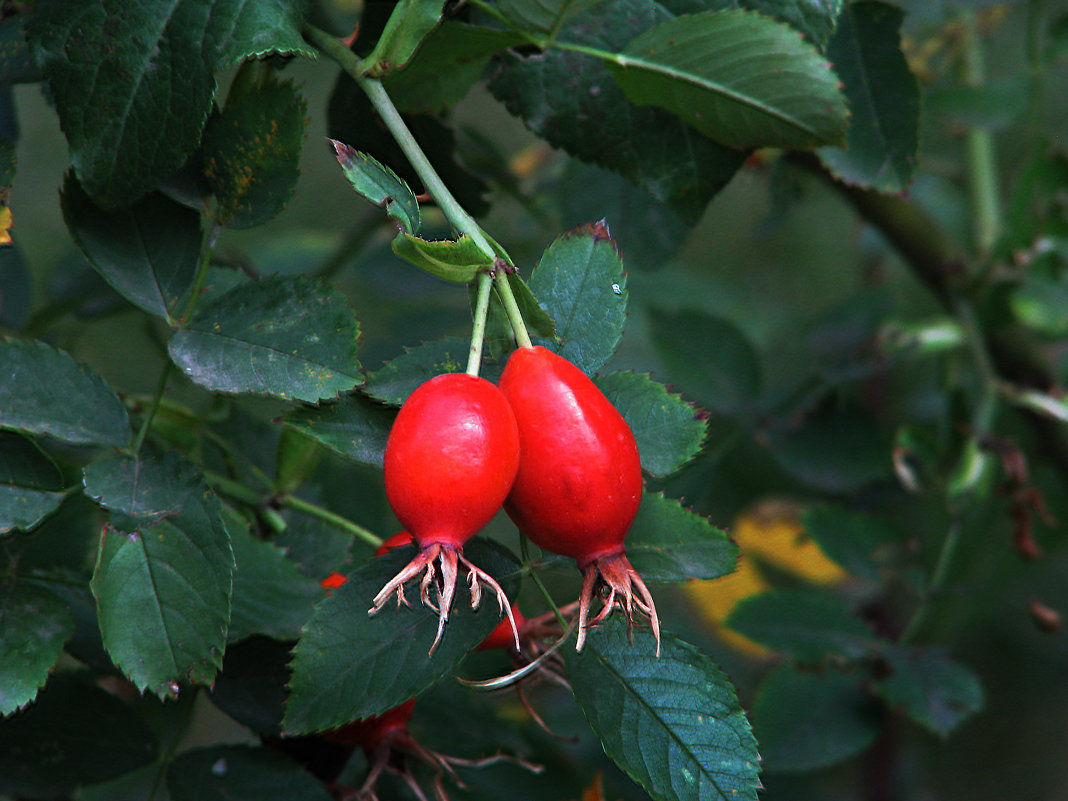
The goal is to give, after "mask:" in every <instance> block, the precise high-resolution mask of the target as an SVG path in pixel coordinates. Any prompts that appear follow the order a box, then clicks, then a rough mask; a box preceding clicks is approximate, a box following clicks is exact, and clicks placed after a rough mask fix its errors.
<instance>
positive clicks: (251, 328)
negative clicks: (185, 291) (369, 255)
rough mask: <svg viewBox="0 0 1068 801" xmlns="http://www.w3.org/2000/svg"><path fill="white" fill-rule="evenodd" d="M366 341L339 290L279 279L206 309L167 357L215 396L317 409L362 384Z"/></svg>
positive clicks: (264, 281)
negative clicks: (359, 346) (360, 356)
mask: <svg viewBox="0 0 1068 801" xmlns="http://www.w3.org/2000/svg"><path fill="white" fill-rule="evenodd" d="M359 333H360V327H359V323H358V322H357V321H356V316H355V315H354V314H353V312H352V309H351V308H350V307H349V304H348V300H347V299H346V298H345V296H344V295H342V294H341V293H340V292H338V291H337V290H334V289H329V288H327V287H326V286H325V285H323V284H320V283H318V282H316V281H312V280H309V279H306V278H300V277H293V278H285V277H273V278H264V279H262V280H260V281H254V282H251V283H248V284H242V285H241V286H238V287H235V288H234V289H232V290H230V291H229V292H226V293H224V294H223V295H221V296H219V297H216V298H212V299H211V300H209V301H207V302H205V303H202V304H201V305H200V307H199V308H198V309H197V311H196V314H195V315H194V316H193V319H192V320H190V321H189V323H188V325H187V326H186V327H185V328H183V329H181V330H180V331H178V332H176V333H175V334H174V336H173V337H171V341H170V343H168V346H167V349H168V351H169V352H170V354H171V358H172V359H173V360H174V362H175V364H177V365H178V366H179V367H181V368H182V370H184V371H185V373H186V374H187V375H188V376H189V377H190V378H191V379H193V381H195V382H196V383H198V384H200V385H201V386H203V387H206V388H208V389H211V390H214V391H217V392H228V393H253V394H257V395H271V396H273V397H276V398H282V399H283V400H291V399H296V400H303V401H317V400H321V399H323V398H334V397H336V396H337V395H338V393H340V392H345V391H346V390H349V389H352V388H353V387H354V386H356V385H357V384H358V383H360V363H359V361H358V360H357V358H356V340H357V338H358V337H359Z"/></svg>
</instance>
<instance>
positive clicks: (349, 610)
mask: <svg viewBox="0 0 1068 801" xmlns="http://www.w3.org/2000/svg"><path fill="white" fill-rule="evenodd" d="M415 553H416V551H415V549H414V548H396V549H393V550H392V551H390V552H389V553H387V554H385V555H383V556H379V557H376V558H374V559H372V560H371V561H370V562H368V563H366V564H365V565H363V566H362V567H360V568H358V569H357V570H356V571H355V572H353V573H351V574H350V575H349V577H348V581H346V582H345V584H343V585H342V586H341V587H340V588H338V589H337V590H334V592H333V593H332V594H331V595H330V597H328V598H327V599H326V600H325V601H323V602H322V603H320V604H319V605H318V606H317V607H316V609H315V614H314V616H313V617H312V619H311V621H310V622H309V623H308V625H307V626H305V629H304V634H303V636H302V637H301V639H300V642H299V643H297V647H296V649H295V650H294V652H293V653H294V656H293V679H292V681H291V682H290V689H291V695H290V697H289V702H288V704H287V707H286V716H285V728H286V730H287V731H288V732H290V733H294V734H297V733H307V732H313V731H322V730H323V729H329V728H334V727H336V726H340V725H342V724H344V723H348V722H350V721H352V720H356V719H357V718H365V717H368V716H369V715H377V714H381V713H382V712H385V711H386V710H388V709H391V708H393V707H394V706H397V705H398V704H400V703H402V702H404V701H406V700H408V699H409V698H411V697H412V696H414V695H417V694H419V693H420V692H422V691H423V690H425V689H427V688H428V687H430V686H431V685H432V684H434V683H436V682H437V681H439V680H440V679H442V678H444V677H446V676H448V675H450V674H451V673H452V672H453V671H454V670H455V669H456V666H457V665H458V664H459V663H460V662H461V661H462V660H463V659H464V657H465V656H466V655H467V652H468V651H469V650H471V649H472V648H474V647H475V646H476V645H478V643H480V642H482V640H483V639H485V637H486V636H487V635H488V634H489V633H490V632H491V631H492V630H493V629H494V627H495V626H496V625H497V622H498V620H499V619H500V612H499V610H498V609H497V606H496V603H495V601H494V600H493V598H492V597H486V596H485V595H484V597H483V600H482V605H481V606H480V607H479V609H478V611H477V612H472V611H471V609H470V608H469V604H468V594H467V591H466V589H465V588H464V586H462V585H463V584H464V582H463V581H461V582H460V584H461V586H460V587H458V589H457V593H456V600H455V602H454V604H453V608H452V612H451V613H450V615H449V622H448V625H447V626H446V627H445V635H444V637H443V638H442V640H441V642H440V644H439V645H438V647H437V649H436V650H435V651H434V654H433V656H430V655H428V654H427V650H428V649H429V648H430V645H431V643H432V642H433V641H434V634H435V632H436V630H437V625H438V617H437V615H436V614H435V613H434V612H433V611H432V610H430V609H427V608H426V607H424V606H422V604H420V603H418V601H416V602H415V603H414V604H413V605H412V606H410V607H409V606H401V607H399V608H398V607H397V606H396V605H394V604H392V603H390V604H387V605H386V607H385V608H384V609H382V611H380V612H379V613H378V614H376V615H374V616H370V615H368V613H367V610H368V608H369V607H370V605H371V599H372V598H374V596H375V594H376V593H377V592H378V591H379V590H380V589H382V586H383V585H384V584H385V583H386V582H387V581H388V580H389V579H390V578H391V577H392V576H393V575H395V574H396V573H397V572H398V571H399V570H400V569H401V568H402V567H403V566H404V565H405V564H406V563H407V562H408V561H409V560H410V559H411V558H412V557H413V556H414V555H415ZM464 554H465V555H466V556H467V558H468V559H470V560H471V561H472V562H473V563H474V564H476V565H478V566H479V567H480V568H482V569H483V570H486V571H487V572H489V573H490V574H491V575H493V576H494V577H495V578H496V579H497V580H498V581H504V580H505V577H512V580H511V581H504V584H502V586H503V587H504V589H505V592H507V593H509V595H510V596H512V595H514V592H515V582H514V575H515V570H516V568H517V563H516V562H515V558H514V557H513V556H512V555H511V554H510V553H509V552H508V551H506V550H505V549H504V548H502V547H501V546H500V545H497V544H496V543H494V542H491V541H488V540H478V539H476V540H471V541H469V542H468V543H467V544H466V545H465V546H464ZM415 592H416V593H417V592H418V590H417V589H416V590H415Z"/></svg>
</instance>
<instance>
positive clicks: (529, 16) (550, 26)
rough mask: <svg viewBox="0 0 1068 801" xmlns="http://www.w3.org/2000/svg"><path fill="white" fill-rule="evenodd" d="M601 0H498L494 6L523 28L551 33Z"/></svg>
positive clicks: (514, 23)
mask: <svg viewBox="0 0 1068 801" xmlns="http://www.w3.org/2000/svg"><path fill="white" fill-rule="evenodd" d="M600 2H601V0H497V2H496V3H494V6H496V8H497V9H498V10H499V11H500V12H501V13H502V14H504V16H505V17H507V18H508V20H509V21H510V22H511V23H512V24H513V25H516V26H517V27H519V28H520V29H522V30H526V31H531V32H538V33H549V32H550V31H553V30H558V29H559V28H560V26H562V25H563V24H564V23H565V22H567V20H569V19H571V18H572V17H574V16H576V15H578V14H581V13H583V12H584V11H589V10H590V9H591V8H594V7H595V6H597V5H598V4H599V3H600Z"/></svg>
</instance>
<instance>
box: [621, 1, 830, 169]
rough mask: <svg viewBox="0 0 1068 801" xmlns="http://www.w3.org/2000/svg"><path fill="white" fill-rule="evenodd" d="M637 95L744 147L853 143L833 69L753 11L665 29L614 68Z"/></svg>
mask: <svg viewBox="0 0 1068 801" xmlns="http://www.w3.org/2000/svg"><path fill="white" fill-rule="evenodd" d="M610 69H611V70H612V74H613V75H614V76H615V78H616V80H617V81H619V83H620V85H621V86H622V87H623V91H624V92H625V93H626V95H627V98H628V99H629V100H630V101H631V102H632V103H636V104H637V105H639V106H644V105H653V106H657V107H659V108H663V109H666V110H668V111H671V112H673V113H674V114H677V115H678V116H679V117H680V118H681V119H683V120H685V121H686V122H688V123H689V124H690V125H692V126H693V127H694V128H696V129H697V130H698V131H700V132H701V133H702V134H704V135H705V136H707V137H709V138H710V139H713V140H715V141H717V142H719V143H721V144H724V145H727V146H729V147H735V148H752V147H789V148H808V147H813V146H815V145H824V144H832V143H834V142H837V141H840V140H841V139H843V138H844V136H845V133H846V127H847V124H848V118H849V112H848V110H847V108H846V103H845V98H844V97H843V95H842V93H841V91H840V90H839V88H838V78H837V76H836V75H835V74H834V72H832V71H831V69H830V66H829V65H828V64H827V62H826V61H825V60H824V59H823V57H822V56H821V55H820V54H819V51H817V50H816V48H815V47H813V46H812V45H811V44H809V43H808V42H806V41H804V40H803V39H802V38H801V36H800V34H798V32H797V31H795V30H793V29H791V28H789V27H787V26H785V25H782V24H779V23H777V22H775V21H773V20H771V19H769V18H768V17H765V16H763V15H761V14H754V13H751V12H748V11H742V10H737V11H731V10H728V11H706V12H702V13H699V14H687V15H685V16H682V17H678V18H676V19H673V20H669V21H667V22H663V23H661V24H660V25H657V26H656V27H655V28H653V29H651V30H649V31H646V32H645V33H643V34H642V35H640V36H638V37H637V38H636V39H634V41H632V42H630V43H629V44H628V45H627V46H626V47H625V48H624V49H623V50H622V51H621V53H620V54H619V57H618V60H617V61H615V62H614V63H610Z"/></svg>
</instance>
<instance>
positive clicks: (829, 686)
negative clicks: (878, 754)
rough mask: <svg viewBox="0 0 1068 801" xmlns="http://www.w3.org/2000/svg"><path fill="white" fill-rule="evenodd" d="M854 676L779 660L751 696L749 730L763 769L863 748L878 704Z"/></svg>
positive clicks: (827, 759) (871, 738)
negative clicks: (805, 668) (806, 669)
mask: <svg viewBox="0 0 1068 801" xmlns="http://www.w3.org/2000/svg"><path fill="white" fill-rule="evenodd" d="M859 678H860V677H850V676H846V675H843V674H841V673H836V672H830V671H828V672H826V673H800V672H798V671H796V670H794V669H793V668H791V667H790V666H789V665H780V666H779V667H777V668H776V669H775V670H773V671H772V672H771V673H770V674H768V676H767V677H766V678H765V679H764V681H763V682H762V683H761V685H760V688H759V689H758V690H757V694H756V699H755V701H754V702H753V712H752V719H753V730H754V731H755V732H756V735H757V739H758V740H759V741H760V753H761V755H762V756H763V757H764V766H765V769H766V770H767V771H768V772H769V773H772V772H782V773H794V772H802V771H811V770H818V769H819V768H824V767H828V766H830V765H836V764H838V763H839V762H844V761H845V760H847V759H849V758H850V757H853V756H856V755H857V754H859V753H861V752H862V751H865V750H867V749H868V748H869V747H870V746H871V745H872V743H874V742H875V738H876V737H877V736H878V734H879V728H880V726H879V710H878V706H877V705H876V704H875V703H874V701H873V699H872V698H871V697H870V696H868V695H867V694H866V693H865V692H864V690H863V689H862V688H861V687H860V686H859V684H858V679H859Z"/></svg>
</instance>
